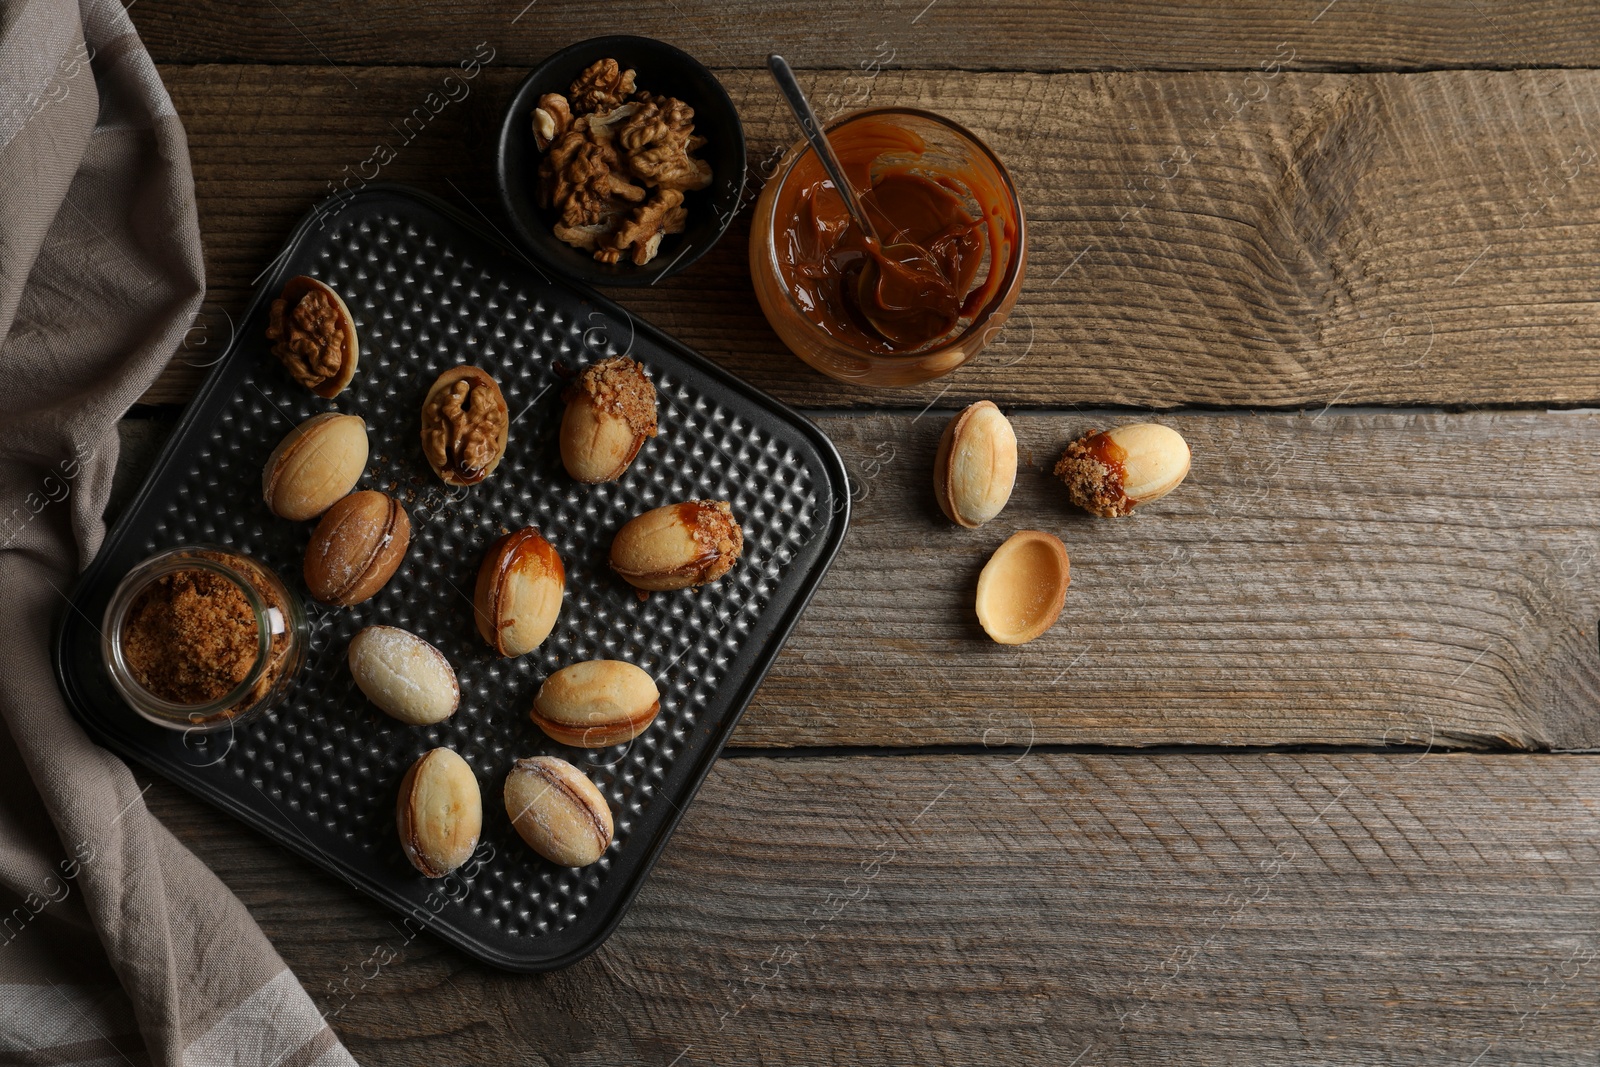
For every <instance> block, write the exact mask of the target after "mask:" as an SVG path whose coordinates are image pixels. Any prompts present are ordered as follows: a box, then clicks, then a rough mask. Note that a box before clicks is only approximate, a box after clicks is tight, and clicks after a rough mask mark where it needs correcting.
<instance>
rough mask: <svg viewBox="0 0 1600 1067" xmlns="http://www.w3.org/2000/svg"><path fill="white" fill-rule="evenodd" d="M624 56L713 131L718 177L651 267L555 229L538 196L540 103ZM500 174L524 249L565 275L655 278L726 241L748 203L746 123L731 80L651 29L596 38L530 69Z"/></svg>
mask: <svg viewBox="0 0 1600 1067" xmlns="http://www.w3.org/2000/svg"><path fill="white" fill-rule="evenodd" d="M607 58H610V59H615V60H616V61H617V62H618V63H620V64H622V66H623V68H624V69H626V68H630V67H631V68H632V69H633V70H635V71H637V72H638V79H637V82H636V84H637V86H638V88H640V89H648V90H649V91H651V92H653V93H661V94H664V95H667V96H675V97H677V98H678V99H680V100H682V101H684V102H685V103H687V104H688V105H689V106H690V107H692V108H694V132H695V133H697V134H699V135H700V136H702V137H704V138H705V139H706V144H705V147H704V148H702V149H700V151H699V152H697V153H696V155H697V156H699V158H701V159H704V160H705V161H706V162H707V163H710V164H711V174H712V178H711V184H710V185H709V186H708V187H707V188H705V189H702V190H699V191H698V192H692V193H687V194H685V196H684V205H685V206H686V207H687V208H688V209H689V222H688V227H687V228H686V229H685V230H684V232H682V233H676V234H667V235H666V236H665V237H664V238H663V239H662V241H661V249H660V251H659V252H657V253H656V257H655V258H654V259H652V260H651V261H650V262H649V263H646V264H645V265H644V266H642V267H636V266H634V265H633V263H631V262H629V261H627V260H624V261H623V262H621V263H617V264H607V263H600V262H598V261H596V260H595V258H594V257H593V256H592V255H591V254H590V253H588V252H585V251H584V250H583V249H581V248H573V247H572V246H571V245H568V244H566V243H564V242H562V241H561V240H559V239H558V238H557V237H556V235H555V233H554V232H552V230H551V226H552V225H553V224H554V223H555V221H556V213H555V212H554V211H546V210H541V209H540V208H539V204H538V195H537V189H538V180H539V159H540V156H541V153H540V151H539V149H538V148H537V147H536V146H535V145H534V143H533V109H534V107H535V105H537V104H538V102H539V97H541V96H543V95H544V94H545V93H561V94H563V95H565V94H566V93H567V91H568V89H570V88H571V86H572V83H573V81H574V80H575V79H576V78H577V77H578V75H579V74H581V73H583V70H584V68H586V67H588V66H589V64H591V63H593V62H594V61H595V60H597V59H607ZM499 151H500V155H499V159H498V161H497V162H496V164H495V179H496V180H497V181H498V182H499V183H500V200H501V202H502V203H503V204H504V205H505V209H506V214H507V215H509V216H510V218H511V225H512V228H513V229H514V230H515V231H516V235H517V237H518V238H519V239H520V240H521V242H522V245H523V247H524V248H525V249H526V250H527V252H528V254H529V255H530V256H532V257H533V259H534V261H535V262H536V263H538V264H539V265H540V266H542V267H544V268H545V269H547V270H549V271H550V272H552V273H553V274H554V275H556V276H558V277H563V278H575V279H577V280H578V281H582V282H587V283H589V284H590V285H652V284H654V283H655V282H657V281H659V280H660V279H662V278H665V277H666V276H667V275H669V274H673V273H676V272H677V271H680V270H682V269H683V268H684V267H687V266H688V265H689V264H691V263H693V262H694V261H695V260H697V259H699V258H700V257H701V256H702V255H704V254H705V252H706V250H707V249H709V248H710V247H711V246H712V245H714V244H716V243H717V240H718V238H720V237H721V236H722V233H723V231H724V230H726V229H727V228H728V223H729V222H731V221H733V216H734V215H735V214H736V213H737V212H738V209H739V197H740V195H741V194H742V193H743V192H744V170H745V160H744V127H743V125H741V124H740V122H739V113H738V112H737V111H735V110H734V107H733V101H732V100H730V99H728V93H727V90H725V89H723V88H722V83H720V82H718V81H717V79H716V77H715V76H714V75H712V73H711V72H710V71H709V70H707V69H706V68H705V67H704V66H703V65H702V64H701V63H699V62H698V61H697V60H695V59H694V58H693V57H691V56H690V55H689V54H688V53H686V52H683V51H680V50H679V49H676V48H674V47H672V46H671V45H669V44H665V43H663V42H661V41H656V40H652V39H651V38H649V37H628V36H621V35H618V36H611V37H592V38H590V39H589V40H587V41H579V42H578V43H577V44H574V45H569V46H568V47H566V48H563V49H562V50H561V51H559V52H557V53H555V54H554V55H552V56H550V58H548V59H546V60H545V61H544V62H543V63H541V64H539V66H538V67H536V68H534V70H533V72H532V73H531V74H529V75H528V76H527V78H525V79H524V80H523V82H522V84H521V85H520V86H518V87H517V93H516V95H515V96H513V97H512V98H511V106H510V107H509V108H508V109H507V110H506V116H505V121H504V122H503V123H502V124H501V127H500V150H499Z"/></svg>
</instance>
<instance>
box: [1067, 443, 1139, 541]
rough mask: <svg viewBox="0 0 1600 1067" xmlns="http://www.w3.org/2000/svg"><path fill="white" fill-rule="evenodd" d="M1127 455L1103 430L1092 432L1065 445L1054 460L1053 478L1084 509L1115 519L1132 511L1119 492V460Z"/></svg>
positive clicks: (1124, 497)
mask: <svg viewBox="0 0 1600 1067" xmlns="http://www.w3.org/2000/svg"><path fill="white" fill-rule="evenodd" d="M1125 455H1126V453H1124V452H1123V450H1122V448H1121V447H1120V446H1118V445H1117V443H1116V442H1115V441H1113V440H1111V438H1110V436H1108V435H1107V434H1106V432H1105V431H1104V430H1093V431H1091V432H1089V433H1086V434H1084V435H1083V436H1082V437H1080V438H1078V439H1077V440H1076V441H1074V442H1072V443H1071V444H1070V445H1068V446H1067V450H1066V451H1065V452H1063V453H1061V458H1060V459H1059V460H1057V461H1056V468H1055V475H1056V477H1057V478H1060V479H1061V481H1062V483H1063V484H1064V485H1066V487H1067V496H1068V497H1070V498H1071V500H1072V502H1073V503H1074V504H1076V505H1078V506H1079V507H1080V508H1082V509H1083V510H1085V511H1087V512H1089V513H1091V514H1094V515H1099V516H1100V517H1101V518H1105V519H1114V518H1117V517H1118V516H1121V515H1126V514H1128V512H1130V511H1132V510H1133V505H1134V501H1132V500H1130V499H1129V498H1128V495H1127V494H1126V493H1124V492H1123V491H1122V487H1123V477H1124V475H1123V469H1122V459H1123V458H1124V456H1125Z"/></svg>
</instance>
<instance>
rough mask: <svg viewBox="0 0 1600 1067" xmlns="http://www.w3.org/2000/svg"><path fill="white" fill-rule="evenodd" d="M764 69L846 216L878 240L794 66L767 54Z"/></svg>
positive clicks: (866, 233) (874, 241) (869, 236)
mask: <svg viewBox="0 0 1600 1067" xmlns="http://www.w3.org/2000/svg"><path fill="white" fill-rule="evenodd" d="M767 70H769V71H770V72H771V73H772V80H773V81H775V82H777V83H778V88H779V89H780V90H781V91H782V92H783V98H784V100H786V101H788V104H789V110H790V111H792V112H794V117H795V121H797V122H799V123H800V131H801V132H802V133H804V134H805V138H806V141H807V142H808V143H809V144H810V145H811V148H812V150H813V151H814V152H816V153H817V158H818V159H821V160H822V166H823V169H824V170H826V171H827V172H828V177H829V178H831V179H833V187H834V188H835V189H837V190H838V191H839V196H840V198H841V199H842V200H844V206H845V210H847V211H849V212H850V217H851V218H852V219H854V220H855V222H856V225H857V226H859V227H861V232H862V233H864V234H865V235H866V236H867V239H868V240H870V241H872V242H873V243H874V244H879V243H881V242H879V241H878V233H877V231H876V230H874V229H873V228H872V223H871V222H869V221H868V220H867V213H866V212H865V211H864V210H862V207H861V201H860V199H859V198H858V197H857V196H856V191H855V188H854V187H853V186H851V184H850V183H849V182H848V181H846V180H845V176H844V167H843V166H841V165H840V163H839V157H838V156H837V155H835V154H834V151H833V145H832V144H830V143H829V142H828V135H827V134H825V133H823V132H822V123H820V122H818V121H817V113H816V112H815V111H812V110H811V102H810V101H808V100H807V99H806V94H805V93H804V92H803V91H802V90H801V88H800V82H799V81H797V80H796V79H795V76H794V70H793V69H792V68H791V67H790V66H789V63H788V61H787V60H785V59H784V58H783V57H782V56H780V55H770V56H768V57H767Z"/></svg>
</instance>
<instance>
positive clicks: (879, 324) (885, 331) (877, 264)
mask: <svg viewBox="0 0 1600 1067" xmlns="http://www.w3.org/2000/svg"><path fill="white" fill-rule="evenodd" d="M767 70H768V71H770V72H771V74H772V80H773V81H775V82H777V83H778V88H779V90H780V91H782V93H783V98H784V100H785V101H786V102H787V103H788V105H789V110H790V111H792V112H794V117H795V121H796V122H798V123H799V124H800V132H801V133H802V134H804V135H805V139H806V142H807V143H808V144H810V145H811V150H812V151H813V152H815V153H816V154H817V158H818V159H820V160H822V167H823V169H824V170H826V171H827V172H828V177H829V178H830V179H832V181H833V187H834V188H835V189H837V190H838V192H839V198H840V199H841V200H843V201H844V207H845V210H846V211H848V212H849V213H850V218H851V219H852V220H853V221H854V222H855V224H856V225H857V226H858V227H860V229H861V233H862V235H863V236H865V238H866V245H867V252H868V256H867V261H866V263H865V264H864V265H863V266H862V268H861V273H860V275H858V276H857V284H856V303H857V305H858V306H859V307H860V309H861V314H862V315H863V316H865V318H866V320H867V322H868V323H870V324H871V326H872V328H873V329H874V330H877V331H878V333H879V334H880V335H881V336H882V337H883V338H884V339H885V340H887V341H890V342H891V343H894V344H898V345H901V346H904V347H916V346H918V345H921V344H923V343H925V342H926V341H928V340H930V338H929V337H927V336H925V334H926V333H927V330H926V329H925V328H924V329H922V330H916V331H914V332H913V333H910V334H908V333H907V332H906V327H905V325H904V324H903V323H902V322H900V321H898V320H897V319H896V318H895V317H893V316H892V315H885V314H881V313H875V311H876V310H877V309H881V308H884V307H885V305H886V304H887V303H888V302H887V301H885V300H884V294H883V276H884V267H885V265H888V267H889V270H891V271H893V272H894V273H895V275H896V276H897V280H898V281H899V283H900V284H899V287H898V288H899V291H900V292H901V293H904V292H906V290H907V288H908V284H909V287H910V289H911V290H913V291H917V290H920V291H922V292H926V291H928V289H929V288H930V286H931V287H933V288H944V289H948V288H949V283H948V282H947V281H946V279H945V278H944V276H943V275H942V274H941V273H940V272H939V271H938V270H937V269H936V268H934V266H933V264H932V262H931V259H930V257H929V255H928V253H927V251H926V250H925V249H922V248H919V247H918V246H916V245H914V244H910V243H905V242H900V243H895V244H891V245H888V246H885V245H884V243H883V240H882V238H880V237H879V236H878V231H877V230H876V229H875V228H874V227H873V225H872V221H871V220H870V219H868V218H867V213H866V210H865V209H864V208H863V207H862V204H861V199H860V197H858V196H857V195H856V190H855V187H854V186H852V185H851V184H850V183H849V182H848V181H846V180H845V175H844V166H843V165H842V164H841V163H840V162H839V157H838V155H836V154H835V153H834V151H833V145H832V144H831V143H830V142H829V141H828V135H827V134H826V133H824V132H823V130H822V123H821V122H819V121H818V120H817V113H816V112H815V111H813V110H811V102H810V101H809V100H807V99H806V94H805V92H804V91H803V90H802V89H801V88H800V82H799V81H798V80H797V79H796V78H795V76H794V70H793V69H792V68H791V67H790V66H789V64H788V61H787V60H785V59H784V58H783V57H782V56H780V55H776V54H774V55H769V56H768V57H767ZM905 310H912V309H905ZM954 325H955V319H954V318H953V317H952V318H951V319H950V322H949V327H953V326H954ZM944 332H948V327H947V328H946V330H945V331H944Z"/></svg>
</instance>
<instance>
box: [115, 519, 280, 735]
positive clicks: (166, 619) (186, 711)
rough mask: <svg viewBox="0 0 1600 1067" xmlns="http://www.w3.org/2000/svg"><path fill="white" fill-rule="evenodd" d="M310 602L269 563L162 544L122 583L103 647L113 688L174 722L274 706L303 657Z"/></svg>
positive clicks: (223, 720) (212, 725) (206, 722)
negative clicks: (290, 587)
mask: <svg viewBox="0 0 1600 1067" xmlns="http://www.w3.org/2000/svg"><path fill="white" fill-rule="evenodd" d="M306 640H307V630H306V615H305V609H304V607H303V606H302V605H301V603H300V601H299V599H298V598H296V597H295V596H294V594H293V593H291V592H289V590H288V589H287V588H286V587H285V586H284V584H283V582H282V581H281V580H280V579H279V578H278V576H277V575H276V574H274V573H273V572H272V570H271V569H270V568H268V567H264V566H262V565H261V564H259V563H257V562H256V561H255V560H253V559H250V558H249V557H248V556H244V555H241V554H240V553H238V552H234V551H231V550H229V549H225V548H221V547H217V546H214V545H187V546H183V547H180V548H172V549H168V550H166V551H164V552H158V553H156V554H155V555H153V556H151V557H150V558H149V559H147V560H145V561H144V562H143V563H140V564H139V565H138V566H137V567H135V568H134V569H133V570H132V571H130V572H128V576H127V577H126V578H124V579H123V580H122V582H121V583H120V584H119V585H118V586H117V589H116V592H115V593H113V594H112V596H111V603H110V604H109V605H107V607H106V614H105V620H104V623H103V625H102V627H101V640H100V649H101V655H102V657H103V658H104V660H105V665H106V671H107V673H109V674H110V676H111V681H112V684H113V685H114V686H116V689H117V692H119V693H120V694H122V698H123V699H124V700H126V701H127V702H128V705H129V706H130V707H131V708H133V710H134V711H136V712H138V713H139V714H140V715H142V716H144V718H146V719H149V720H150V721H151V722H153V723H157V724H158V725H161V726H167V727H171V728H173V729H178V730H202V731H205V730H214V729H218V728H220V727H223V726H227V725H230V724H237V723H239V722H241V721H243V720H244V719H245V718H246V717H249V716H253V715H255V714H258V713H260V712H261V711H264V710H265V709H267V708H269V707H271V706H272V705H273V704H275V703H276V702H277V701H278V700H279V699H280V698H281V697H282V696H283V694H284V693H285V692H287V691H288V689H289V686H290V684H291V683H292V682H293V681H294V678H295V676H296V675H297V674H298V673H299V671H300V668H301V666H302V664H303V663H304V662H305V648H306Z"/></svg>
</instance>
